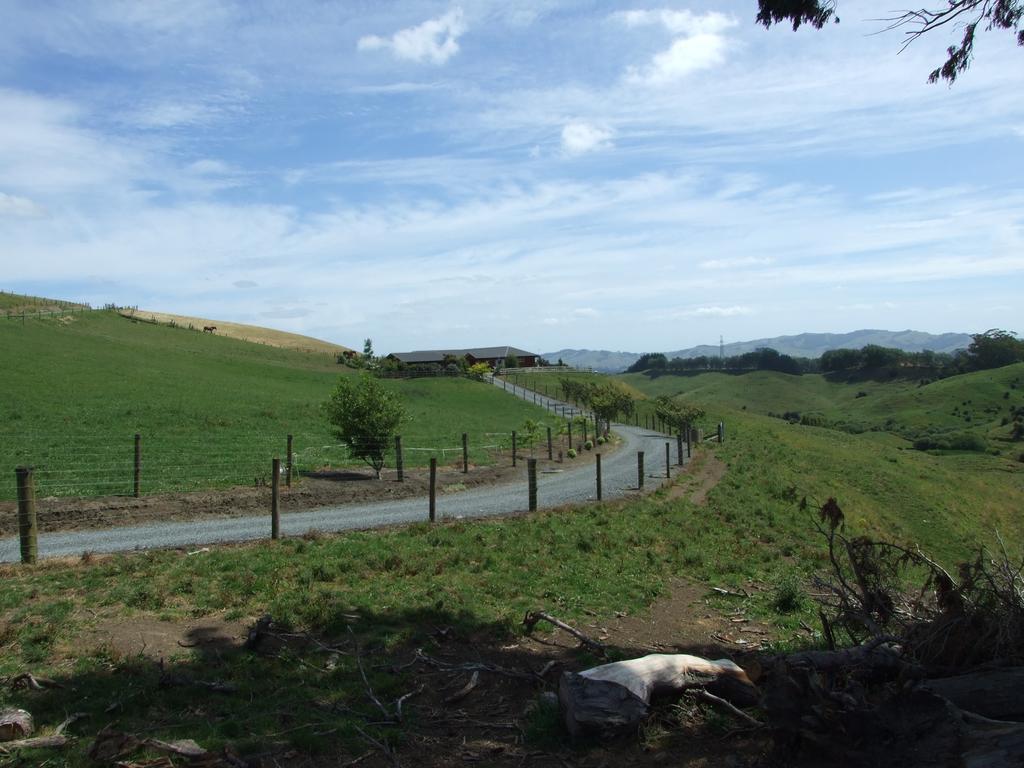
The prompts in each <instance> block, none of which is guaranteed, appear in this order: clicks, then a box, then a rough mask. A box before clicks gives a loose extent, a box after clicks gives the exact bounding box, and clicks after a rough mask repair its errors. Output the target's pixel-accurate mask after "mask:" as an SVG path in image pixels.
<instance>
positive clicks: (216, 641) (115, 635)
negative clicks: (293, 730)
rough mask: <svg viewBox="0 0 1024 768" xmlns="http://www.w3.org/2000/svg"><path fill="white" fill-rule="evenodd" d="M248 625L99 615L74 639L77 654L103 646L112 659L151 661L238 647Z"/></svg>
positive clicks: (213, 620) (250, 623) (240, 645)
mask: <svg viewBox="0 0 1024 768" xmlns="http://www.w3.org/2000/svg"><path fill="white" fill-rule="evenodd" d="M251 625H252V622H251V621H224V620H223V619H218V618H202V619H190V620H188V621H159V620H157V619H151V618H146V617H132V619H131V620H130V621H125V620H114V619H109V618H101V619H99V620H98V621H97V622H96V624H95V626H93V627H91V628H90V629H88V630H86V631H85V632H83V633H82V635H80V636H79V637H78V638H76V639H75V648H76V649H78V650H76V653H79V652H80V651H81V649H83V648H84V649H87V650H92V649H97V648H105V649H108V650H109V651H111V652H112V654H113V655H114V656H115V658H133V657H136V656H147V657H149V658H151V659H153V660H159V659H170V658H173V657H175V656H181V655H182V654H185V653H188V652H189V651H192V652H195V653H199V654H202V655H207V654H211V655H215V654H217V653H220V652H223V651H228V650H237V649H239V648H241V647H242V644H243V643H244V642H245V638H246V635H247V633H248V631H249V627H250V626H251Z"/></svg>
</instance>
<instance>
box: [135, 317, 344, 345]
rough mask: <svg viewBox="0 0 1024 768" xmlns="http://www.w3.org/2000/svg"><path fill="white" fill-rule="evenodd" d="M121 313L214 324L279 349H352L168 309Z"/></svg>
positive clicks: (200, 326) (226, 332)
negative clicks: (163, 310)
mask: <svg viewBox="0 0 1024 768" xmlns="http://www.w3.org/2000/svg"><path fill="white" fill-rule="evenodd" d="M122 314H123V315H124V316H125V317H133V318H139V319H142V320H151V321H154V322H157V323H163V324H165V325H168V324H170V323H174V324H175V325H179V326H181V327H182V328H189V327H191V328H194V329H196V330H200V331H201V330H202V329H203V328H205V327H207V326H214V327H216V328H217V334H218V335H219V336H227V337H228V338H231V339H239V340H240V341H251V342H254V343H256V344H267V345H269V346H271V347H280V348H281V349H294V350H297V351H299V352H322V353H326V354H328V355H339V354H343V353H345V352H351V351H352V350H351V349H350V348H349V347H346V346H343V345H341V344H334V343H332V342H329V341H322V340H321V339H314V338H313V337H312V336H303V335H301V334H298V333H289V332H287V331H278V330H274V329H273V328H263V327H261V326H258V325H246V324H244V323H232V322H228V321H227V320H211V319H209V318H205V317H192V316H189V315H175V314H171V313H170V312H152V311H150V310H148V309H138V310H125V311H124V312H122Z"/></svg>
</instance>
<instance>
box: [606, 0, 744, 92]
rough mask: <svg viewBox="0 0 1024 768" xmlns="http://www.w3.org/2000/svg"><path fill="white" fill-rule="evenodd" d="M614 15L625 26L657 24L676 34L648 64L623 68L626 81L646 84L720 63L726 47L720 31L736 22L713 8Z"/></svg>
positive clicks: (657, 83) (671, 79) (663, 82)
mask: <svg viewBox="0 0 1024 768" xmlns="http://www.w3.org/2000/svg"><path fill="white" fill-rule="evenodd" d="M615 16H616V17H617V18H619V19H621V20H622V21H623V23H625V25H626V26H627V27H638V26H645V25H651V24H658V25H661V26H663V27H664V28H665V29H666V30H668V31H669V32H670V33H672V34H673V35H676V36H677V37H676V38H675V39H674V40H673V41H672V44H671V45H670V46H669V47H668V48H667V49H666V50H664V51H661V52H659V53H657V54H655V55H654V57H653V58H652V59H651V61H650V63H649V64H647V65H646V66H643V67H635V66H633V67H629V68H628V69H627V70H626V80H627V81H628V82H630V83H634V84H638V85H647V86H662V85H668V84H670V83H673V82H675V81H677V80H681V79H682V78H684V77H686V76H687V75H689V74H691V73H693V72H697V71H700V70H702V69H709V68H711V67H715V66H717V65H719V64H721V63H722V62H723V61H725V52H726V49H727V47H728V41H727V40H726V37H725V35H724V34H723V33H724V32H725V31H726V30H727V29H729V28H731V27H734V26H736V23H737V22H736V20H735V19H732V18H731V17H729V16H726V15H724V14H721V13H718V12H716V11H709V12H708V13H704V14H695V13H692V12H691V11H672V10H667V9H665V10H658V11H626V12H624V13H618V14H615Z"/></svg>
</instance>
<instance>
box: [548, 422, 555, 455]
mask: <svg viewBox="0 0 1024 768" xmlns="http://www.w3.org/2000/svg"><path fill="white" fill-rule="evenodd" d="M553 458H555V446H554V445H552V444H551V427H548V461H551V460H552V459H553Z"/></svg>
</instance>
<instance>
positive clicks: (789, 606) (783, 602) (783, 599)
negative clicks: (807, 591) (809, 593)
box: [771, 573, 804, 614]
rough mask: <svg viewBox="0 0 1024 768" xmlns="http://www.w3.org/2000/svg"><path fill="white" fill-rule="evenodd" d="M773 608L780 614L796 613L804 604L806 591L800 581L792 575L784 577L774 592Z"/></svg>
mask: <svg viewBox="0 0 1024 768" xmlns="http://www.w3.org/2000/svg"><path fill="white" fill-rule="evenodd" d="M771 604H772V608H774V609H775V610H776V611H777V612H778V613H783V614H785V613H795V612H796V611H798V610H800V608H802V607H803V604H804V591H803V587H802V586H801V584H800V580H799V579H798V578H797V577H796V576H795V575H794V574H792V573H790V574H787V575H785V576H783V577H782V578H781V579H780V580H779V582H778V584H776V585H775V589H773V590H772V597H771Z"/></svg>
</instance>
